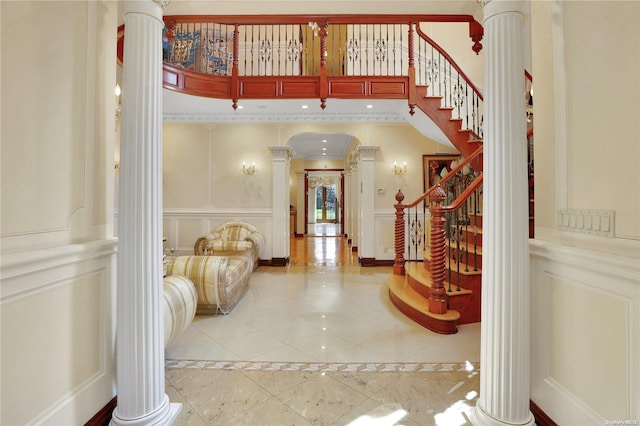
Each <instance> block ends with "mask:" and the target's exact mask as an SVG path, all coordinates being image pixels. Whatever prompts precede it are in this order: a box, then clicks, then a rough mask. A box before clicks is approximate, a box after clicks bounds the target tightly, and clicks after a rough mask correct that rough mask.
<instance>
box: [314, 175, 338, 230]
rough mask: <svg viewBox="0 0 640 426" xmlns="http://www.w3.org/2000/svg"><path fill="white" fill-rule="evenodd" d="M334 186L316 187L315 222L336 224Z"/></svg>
mask: <svg viewBox="0 0 640 426" xmlns="http://www.w3.org/2000/svg"><path fill="white" fill-rule="evenodd" d="M336 205H337V204H336V185H335V184H332V185H328V186H324V185H319V186H317V187H316V222H317V223H336V218H337V216H336Z"/></svg>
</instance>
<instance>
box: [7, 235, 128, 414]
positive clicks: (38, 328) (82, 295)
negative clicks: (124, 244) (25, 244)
mask: <svg viewBox="0 0 640 426" xmlns="http://www.w3.org/2000/svg"><path fill="white" fill-rule="evenodd" d="M115 244H116V241H115V240H107V241H97V242H91V243H86V244H74V245H69V246H63V247H58V248H55V249H50V250H41V251H33V252H21V253H17V254H12V255H6V256H3V259H2V282H1V290H2V297H1V298H0V315H1V317H2V318H1V323H2V384H1V386H2V419H1V422H2V424H7V425H9V424H35V423H44V424H83V423H84V422H86V421H87V420H89V419H90V418H91V417H92V416H93V415H94V414H96V413H97V412H98V411H99V410H100V409H101V408H102V407H104V406H105V405H106V404H107V403H108V402H109V400H111V398H112V397H113V396H114V395H115V353H114V346H115V253H116V250H115Z"/></svg>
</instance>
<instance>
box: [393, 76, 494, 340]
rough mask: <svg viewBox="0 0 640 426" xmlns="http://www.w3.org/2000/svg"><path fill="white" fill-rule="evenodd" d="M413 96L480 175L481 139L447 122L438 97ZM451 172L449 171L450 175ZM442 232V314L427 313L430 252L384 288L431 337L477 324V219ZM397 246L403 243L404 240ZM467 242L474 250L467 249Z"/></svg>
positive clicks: (448, 112) (476, 215) (421, 90)
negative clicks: (462, 326) (465, 325)
mask: <svg viewBox="0 0 640 426" xmlns="http://www.w3.org/2000/svg"><path fill="white" fill-rule="evenodd" d="M416 92H417V96H416V97H415V100H416V106H417V107H418V108H419V109H420V110H422V111H423V112H424V113H425V114H426V115H427V116H428V117H429V118H430V119H431V120H433V122H434V123H435V124H436V125H437V126H438V127H439V128H440V129H441V130H442V131H443V133H444V134H445V135H446V136H447V137H448V138H449V140H451V142H452V143H453V144H454V146H455V147H456V148H457V149H458V151H459V152H460V154H461V155H462V156H463V157H465V158H467V159H468V160H471V159H472V157H473V156H474V155H476V156H477V157H476V159H475V163H474V164H475V165H476V170H478V171H481V169H482V154H481V152H480V154H478V151H479V148H480V147H481V146H482V139H480V137H479V136H478V135H476V134H475V133H474V132H473V131H472V130H471V129H463V128H462V121H463V120H462V119H458V118H453V117H452V111H453V108H448V107H442V106H441V104H442V98H441V97H439V96H426V93H427V87H425V86H418V87H416ZM480 151H481V150H480ZM460 166H461V165H460ZM455 171H456V170H455V169H454V170H452V171H451V172H450V173H454V172H455ZM443 182H444V181H443ZM425 194H426V193H425ZM425 198H426V197H425ZM399 202H400V203H401V201H399ZM446 226H447V227H448V229H447V231H446V232H447V235H449V238H447V240H446V246H447V250H446V253H447V257H446V263H445V268H446V273H445V277H446V278H445V282H444V287H445V289H446V312H445V313H440V314H438V313H433V312H430V311H429V299H430V297H431V293H432V282H433V281H432V279H431V253H430V251H429V248H427V249H425V250H423V251H422V259H416V260H410V261H407V262H405V263H404V268H403V271H402V272H403V273H404V274H400V275H399V274H395V273H394V274H393V275H391V276H390V277H389V280H388V285H389V297H390V300H391V301H392V303H393V304H394V306H396V308H398V310H400V311H401V312H402V313H403V314H404V315H406V316H407V317H408V318H410V319H412V320H413V321H415V322H417V323H418V324H421V325H422V326H424V327H426V328H428V329H429V330H432V331H434V332H436V333H441V334H454V333H457V331H458V329H457V325H458V324H469V323H475V322H479V321H480V311H481V293H482V214H481V212H472V213H471V214H468V215H466V220H465V222H464V225H453V224H451V223H447V225H446ZM397 228H398V224H396V229H397ZM425 232H426V233H428V232H429V230H428V229H426V230H425ZM396 238H397V237H396ZM424 238H427V237H426V236H424ZM402 240H403V241H404V237H403V238H402ZM470 242H473V244H469V243H470ZM395 269H398V268H395Z"/></svg>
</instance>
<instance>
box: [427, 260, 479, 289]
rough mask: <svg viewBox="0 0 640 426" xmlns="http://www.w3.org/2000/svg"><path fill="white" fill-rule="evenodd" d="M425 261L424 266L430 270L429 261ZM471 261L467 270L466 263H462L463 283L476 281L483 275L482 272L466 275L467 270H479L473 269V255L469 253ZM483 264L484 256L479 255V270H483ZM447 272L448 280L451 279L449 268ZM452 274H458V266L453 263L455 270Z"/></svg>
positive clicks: (461, 276)
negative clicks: (465, 268)
mask: <svg viewBox="0 0 640 426" xmlns="http://www.w3.org/2000/svg"><path fill="white" fill-rule="evenodd" d="M424 263H425V265H424V267H425V268H427V270H429V268H430V264H429V261H428V260H425V261H424ZM469 263H470V265H468V267H469V271H465V270H464V265H460V280H461V281H460V282H461V283H462V282H465V283H466V282H475V278H478V277H481V276H482V275H481V274H472V275H469V274H466V275H465V272H477V271H474V270H473V259H472V258H471V255H469ZM481 266H482V257H481V256H478V271H480V270H481ZM446 274H447V275H446V278H445V279H447V280H448V279H449V271H448V270H447V272H446ZM451 275H452V276H455V275H458V270H457V266H456V265H455V264H453V271H452V273H451ZM452 279H455V278H452Z"/></svg>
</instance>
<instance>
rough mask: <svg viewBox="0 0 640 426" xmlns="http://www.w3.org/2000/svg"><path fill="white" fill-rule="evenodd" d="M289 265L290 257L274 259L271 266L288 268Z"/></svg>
mask: <svg viewBox="0 0 640 426" xmlns="http://www.w3.org/2000/svg"><path fill="white" fill-rule="evenodd" d="M288 264H289V258H288V257H272V258H271V266H287V265H288Z"/></svg>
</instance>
